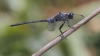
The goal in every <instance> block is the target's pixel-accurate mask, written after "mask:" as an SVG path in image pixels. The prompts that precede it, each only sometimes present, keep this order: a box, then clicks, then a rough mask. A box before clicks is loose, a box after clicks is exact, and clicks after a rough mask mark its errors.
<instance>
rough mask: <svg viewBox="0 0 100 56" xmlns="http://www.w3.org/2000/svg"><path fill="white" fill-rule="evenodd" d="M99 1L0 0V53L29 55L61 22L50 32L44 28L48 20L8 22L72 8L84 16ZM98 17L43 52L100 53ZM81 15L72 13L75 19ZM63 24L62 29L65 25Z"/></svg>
mask: <svg viewBox="0 0 100 56" xmlns="http://www.w3.org/2000/svg"><path fill="white" fill-rule="evenodd" d="M99 5H100V0H0V56H31V55H32V54H33V53H35V52H36V51H37V50H39V49H40V48H42V47H43V46H44V45H45V44H47V43H48V42H49V41H51V40H52V39H54V38H55V37H56V36H57V35H59V34H60V32H59V30H58V29H59V26H60V25H58V26H57V27H56V30H55V31H53V32H50V31H48V30H47V28H46V27H47V23H34V24H28V25H22V26H16V27H9V25H11V24H14V23H18V22H24V21H32V20H41V19H47V18H49V17H52V16H54V15H55V14H57V13H58V12H74V13H76V14H82V15H84V16H85V17H86V16H88V15H89V14H90V13H92V12H93V11H94V10H96V9H97V8H98V7H100V6H99ZM99 18H100V15H98V16H96V17H95V18H93V19H92V20H91V21H90V22H89V23H87V24H86V25H84V26H83V27H81V28H80V29H79V30H78V31H76V32H75V33H73V34H72V35H70V36H69V37H68V38H67V40H66V39H65V40H63V41H62V42H60V43H59V44H58V45H56V46H55V47H53V48H52V49H50V50H49V51H47V52H46V53H45V54H44V55H43V56H100V44H99V43H100V25H99V24H100V19H99ZM80 19H82V18H81V17H76V16H75V19H74V22H75V23H77V21H79V20H80ZM66 25H67V24H66ZM66 25H65V26H64V27H63V29H62V30H63V31H64V30H66V29H68V27H67V26H66Z"/></svg>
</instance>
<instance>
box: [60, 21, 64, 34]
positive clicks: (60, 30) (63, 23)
mask: <svg viewBox="0 0 100 56" xmlns="http://www.w3.org/2000/svg"><path fill="white" fill-rule="evenodd" d="M64 24H65V21H64V22H63V23H62V25H61V26H60V27H59V31H60V32H61V34H63V32H62V31H61V28H62V27H63V25H64Z"/></svg>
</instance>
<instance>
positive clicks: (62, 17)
mask: <svg viewBox="0 0 100 56" xmlns="http://www.w3.org/2000/svg"><path fill="white" fill-rule="evenodd" d="M74 15H79V14H74V13H73V12H70V13H65V12H59V13H57V14H56V15H55V16H53V17H51V18H48V19H46V20H34V21H30V22H21V23H16V24H12V25H10V26H11V27H13V26H19V25H24V24H30V23H38V22H48V26H47V28H48V30H49V31H54V30H55V27H56V24H57V22H60V21H62V24H61V25H60V27H59V31H60V33H61V34H63V32H62V30H61V29H62V27H63V26H64V24H65V23H66V22H67V25H68V27H71V25H70V24H71V22H70V20H73V18H74ZM79 16H81V17H84V16H83V15H79Z"/></svg>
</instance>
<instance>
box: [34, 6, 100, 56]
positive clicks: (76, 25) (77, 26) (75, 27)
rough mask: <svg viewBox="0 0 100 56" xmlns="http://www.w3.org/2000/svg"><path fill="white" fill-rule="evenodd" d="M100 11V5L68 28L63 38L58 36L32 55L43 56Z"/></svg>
mask: <svg viewBox="0 0 100 56" xmlns="http://www.w3.org/2000/svg"><path fill="white" fill-rule="evenodd" d="M99 13H100V7H99V8H98V9H97V10H95V11H94V12H93V13H91V14H90V15H89V16H87V17H86V18H84V19H83V20H81V21H80V22H78V23H77V24H75V25H74V26H73V27H71V28H70V29H68V30H66V31H65V32H64V33H63V36H64V38H62V37H61V36H58V37H57V38H55V39H54V40H52V41H51V42H49V43H48V44H47V45H45V46H44V47H43V48H41V49H40V50H38V51H37V52H36V53H34V54H33V55H32V56H41V55H42V54H43V53H45V52H46V51H47V50H49V49H50V48H52V47H53V46H55V45H56V44H57V43H59V42H60V41H62V40H63V39H65V38H66V37H68V36H69V35H70V34H72V33H73V32H75V31H76V30H77V29H78V28H79V27H81V26H82V25H84V24H86V23H87V22H88V21H89V20H91V19H92V18H93V17H95V16H96V15H98V14H99Z"/></svg>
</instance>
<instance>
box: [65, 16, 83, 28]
mask: <svg viewBox="0 0 100 56" xmlns="http://www.w3.org/2000/svg"><path fill="white" fill-rule="evenodd" d="M82 19H83V17H81V16H78V15H75V16H74V18H73V19H67V20H68V21H67V22H66V24H67V25H70V27H71V26H73V25H75V24H76V23H78V22H79V21H81V20H82Z"/></svg>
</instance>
